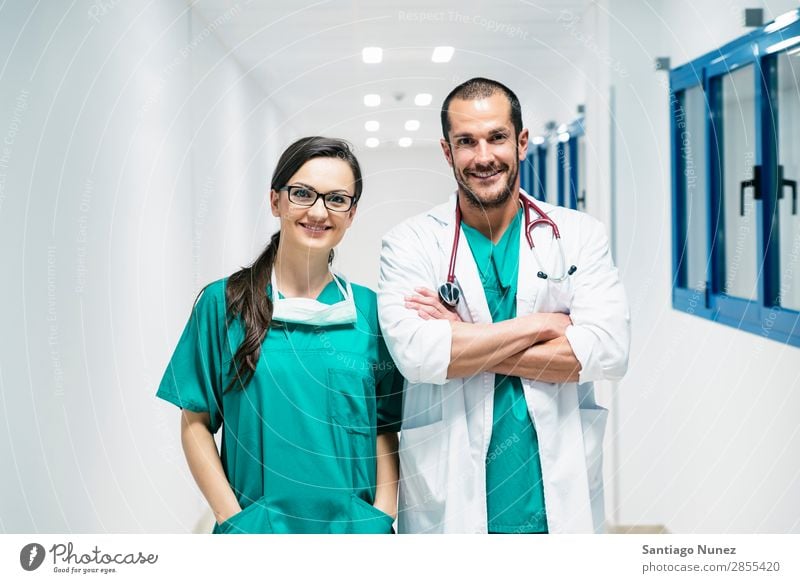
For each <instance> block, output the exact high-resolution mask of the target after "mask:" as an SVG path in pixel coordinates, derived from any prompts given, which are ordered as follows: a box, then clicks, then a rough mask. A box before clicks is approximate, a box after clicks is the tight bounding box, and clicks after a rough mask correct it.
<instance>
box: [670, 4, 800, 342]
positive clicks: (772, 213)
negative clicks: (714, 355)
mask: <svg viewBox="0 0 800 583" xmlns="http://www.w3.org/2000/svg"><path fill="white" fill-rule="evenodd" d="M797 55H800V10H797V11H794V12H790V13H787V14H785V15H783V16H781V17H779V18H778V19H776V21H774V22H772V23H770V24H768V25H766V26H764V27H762V28H760V29H758V30H755V31H753V32H751V33H749V34H747V35H745V36H743V37H741V38H739V39H736V40H735V41H733V42H731V43H728V44H726V45H724V46H723V47H721V48H720V49H718V50H717V51H714V52H712V53H709V54H707V55H703V56H702V57H700V58H698V59H696V60H694V61H692V62H690V63H688V64H686V65H683V66H681V67H678V68H676V69H674V70H672V71H671V72H670V95H671V98H670V110H671V111H670V113H671V126H670V129H671V149H670V152H671V173H672V208H673V217H674V220H673V232H672V240H673V249H672V271H673V288H672V292H673V293H672V304H673V307H674V308H676V309H678V310H682V311H685V312H687V313H691V314H694V315H697V316H701V317H705V318H708V319H710V320H713V321H716V322H720V323H722V324H726V325H729V326H733V327H736V328H740V329H743V330H746V331H749V332H752V333H755V334H759V335H762V336H765V337H768V338H772V339H775V340H778V341H780V342H786V343H789V344H792V345H794V346H800V311H799V310H800V261H798V256H800V251H799V250H800V217H798V214H797V202H796V199H797V179H798V175H800V147H798V145H797V142H798V136H800V131H799V130H800V92H799V91H798V83H797V77H798V75H797V71H798V70H800V68H799V67H800V56H797ZM795 273H797V276H795Z"/></svg>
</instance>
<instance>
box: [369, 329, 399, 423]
mask: <svg viewBox="0 0 800 583" xmlns="http://www.w3.org/2000/svg"><path fill="white" fill-rule="evenodd" d="M375 381H376V382H375V394H376V397H377V408H378V433H397V432H398V431H400V424H401V421H402V420H403V385H404V384H405V379H404V378H403V375H401V374H400V369H398V368H397V366H396V365H395V364H394V361H393V360H392V357H391V355H390V354H389V350H388V348H386V343H385V342H384V341H383V336H381V335H378V369H377V374H376V375H375Z"/></svg>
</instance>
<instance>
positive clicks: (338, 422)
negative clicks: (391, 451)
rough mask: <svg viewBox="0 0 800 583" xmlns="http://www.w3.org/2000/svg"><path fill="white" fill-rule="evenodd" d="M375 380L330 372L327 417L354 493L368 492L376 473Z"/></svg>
mask: <svg viewBox="0 0 800 583" xmlns="http://www.w3.org/2000/svg"><path fill="white" fill-rule="evenodd" d="M374 397H375V381H374V379H373V378H372V377H368V376H365V375H363V374H360V373H358V372H357V371H352V370H347V369H328V414H329V416H330V421H331V429H332V432H333V441H334V448H335V451H336V455H337V456H338V458H339V459H338V462H339V465H340V466H341V467H343V468H347V467H349V472H348V471H345V475H349V476H350V481H351V484H350V485H351V487H352V489H353V491H354V492H360V491H369V490H370V488H371V484H372V482H373V479H371V476H372V475H373V474H374V472H375V464H376V461H375V439H376V435H375V434H376V430H375V429H374V428H375V427H376V421H375V415H376V413H375V398H374Z"/></svg>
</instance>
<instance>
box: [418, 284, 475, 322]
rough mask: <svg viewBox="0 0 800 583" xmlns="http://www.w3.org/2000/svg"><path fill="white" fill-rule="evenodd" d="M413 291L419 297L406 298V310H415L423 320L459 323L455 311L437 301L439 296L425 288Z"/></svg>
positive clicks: (459, 319)
mask: <svg viewBox="0 0 800 583" xmlns="http://www.w3.org/2000/svg"><path fill="white" fill-rule="evenodd" d="M414 291H415V292H417V294H419V295H413V296H406V297H405V300H406V308H409V309H411V310H416V311H417V314H419V317H420V318H422V319H423V320H450V321H451V322H461V321H462V320H461V316H459V315H458V314H457V313H456V311H455V310H450V309H448V308H447V307H446V306H445V305H444V304H443V303H442V302H441V300H439V294H438V293H436V292H435V291H433V290H430V289H428V288H426V287H415V288H414Z"/></svg>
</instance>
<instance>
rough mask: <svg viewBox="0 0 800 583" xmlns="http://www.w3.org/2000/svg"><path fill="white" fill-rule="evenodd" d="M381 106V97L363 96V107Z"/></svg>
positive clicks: (375, 95)
mask: <svg viewBox="0 0 800 583" xmlns="http://www.w3.org/2000/svg"><path fill="white" fill-rule="evenodd" d="M380 104H381V96H380V95H378V94H377V93H368V94H367V95H365V96H364V105H366V106H367V107H378V106H379V105H380Z"/></svg>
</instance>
